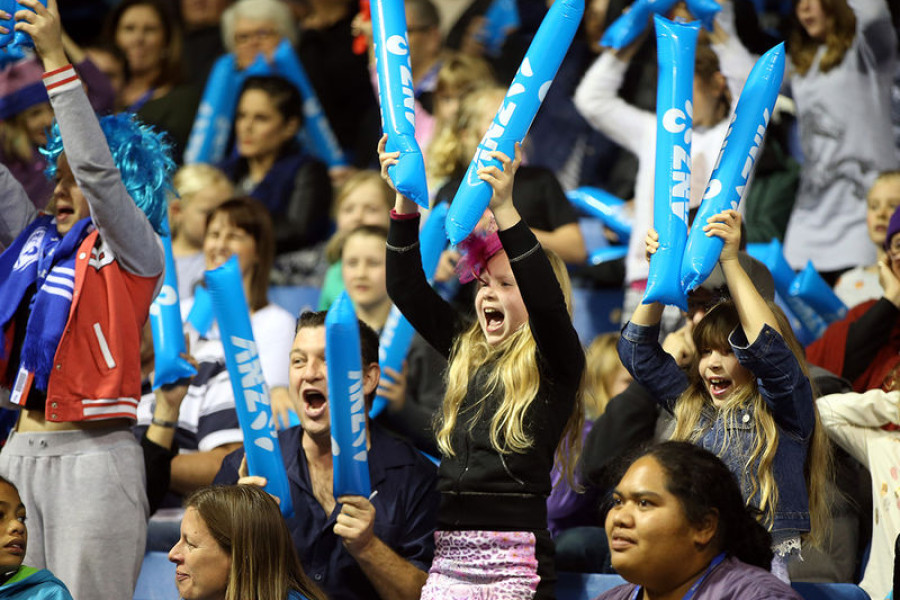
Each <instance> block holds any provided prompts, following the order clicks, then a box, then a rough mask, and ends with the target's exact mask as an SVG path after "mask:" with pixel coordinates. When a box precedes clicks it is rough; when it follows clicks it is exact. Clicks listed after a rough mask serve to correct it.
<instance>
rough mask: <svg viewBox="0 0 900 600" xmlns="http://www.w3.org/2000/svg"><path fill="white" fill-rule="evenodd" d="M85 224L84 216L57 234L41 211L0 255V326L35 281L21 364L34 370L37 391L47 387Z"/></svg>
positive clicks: (6, 351) (87, 226) (0, 327)
mask: <svg viewBox="0 0 900 600" xmlns="http://www.w3.org/2000/svg"><path fill="white" fill-rule="evenodd" d="M90 228H91V219H90V217H87V218H84V219H81V220H80V221H78V222H77V223H75V225H73V226H72V229H71V230H69V232H68V233H67V234H66V235H65V236H64V237H62V238H60V236H59V233H58V232H57V231H56V222H55V221H54V219H53V217H51V216H49V215H41V216H39V217H38V218H37V219H35V220H34V221H33V222H32V223H31V224H30V225H29V226H28V227H27V228H25V230H24V231H23V232H22V233H21V234H19V236H18V237H17V238H16V240H15V241H14V242H13V243H12V245H11V246H10V247H9V248H7V249H6V251H5V252H4V253H3V254H2V255H0V331H6V329H7V327H8V326H9V323H10V322H11V321H12V320H13V319H14V317H15V313H16V310H17V309H18V308H19V305H20V304H21V302H22V300H23V299H24V298H25V295H26V294H27V293H29V289H30V288H31V286H32V284H34V285H35V286H36V291H35V292H34V294H33V296H32V297H31V299H30V300H29V302H30V313H31V314H30V315H29V317H28V324H27V325H26V327H25V339H24V341H23V342H22V350H21V357H22V360H21V364H20V366H21V367H22V368H24V369H26V370H28V371H30V372H31V373H33V374H34V383H35V385H36V386H37V388H38V389H40V390H46V389H47V382H48V380H49V378H50V371H51V369H52V367H53V357H54V356H55V355H56V348H57V346H58V345H59V339H60V338H61V337H62V334H63V330H64V329H65V327H66V322H67V321H68V319H69V309H70V308H71V306H72V293H73V291H74V290H75V257H76V254H77V252H78V247H79V246H80V245H81V242H82V240H84V238H85V236H86V235H87V234H88V233H89V231H90ZM8 346H9V344H7V345H6V347H4V348H3V349H2V351H3V355H4V356H9V352H10V351H11V350H12V348H10V347H8Z"/></svg>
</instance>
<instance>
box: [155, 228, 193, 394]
mask: <svg viewBox="0 0 900 600" xmlns="http://www.w3.org/2000/svg"><path fill="white" fill-rule="evenodd" d="M163 228H164V229H165V231H164V235H163V236H162V242H163V249H164V250H165V254H166V271H165V276H164V278H163V286H162V289H161V290H160V291H159V295H158V296H157V297H156V299H155V300H154V301H153V304H151V305H150V329H151V331H152V332H153V353H154V363H153V389H154V390H155V389H157V388H159V387H160V386H163V385H168V384H170V383H175V382H176V381H180V380H182V379H186V378H188V377H193V376H194V375H196V374H197V369H195V368H194V366H193V365H192V364H191V363H189V362H188V361H186V360H185V359H183V358H182V357H181V355H182V354H185V353H187V349H186V348H185V345H184V324H183V323H182V321H181V303H180V301H179V298H178V277H177V275H176V271H175V255H174V254H173V253H172V238H171V236H170V235H169V224H168V221H163Z"/></svg>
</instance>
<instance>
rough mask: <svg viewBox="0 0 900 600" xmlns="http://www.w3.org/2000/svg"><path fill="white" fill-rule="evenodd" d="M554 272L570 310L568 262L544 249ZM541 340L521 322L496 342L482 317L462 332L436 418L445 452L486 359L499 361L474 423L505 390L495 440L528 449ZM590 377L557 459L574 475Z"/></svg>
mask: <svg viewBox="0 0 900 600" xmlns="http://www.w3.org/2000/svg"><path fill="white" fill-rule="evenodd" d="M544 253H545V254H546V255H547V258H548V259H549V260H550V265H551V266H552V267H553V273H554V275H556V280H557V282H558V283H559V286H560V289H562V292H563V296H564V297H565V300H566V307H567V308H568V311H569V316H571V315H572V286H571V283H570V281H569V275H568V273H567V272H566V266H565V263H563V261H562V259H561V258H559V256H557V255H556V254H555V253H554V252H552V251H550V250H546V249H545V250H544ZM536 358H537V343H536V342H535V340H534V337H533V336H532V334H531V327H529V326H527V325H526V326H523V327H520V328H519V329H518V330H517V331H516V332H514V333H513V334H512V335H510V336H509V337H508V338H506V339H505V340H503V341H502V342H501V343H499V344H497V345H496V346H491V345H490V344H488V342H487V339H486V338H485V336H484V332H482V330H481V326H480V325H479V324H478V322H477V321H475V322H473V323H472V325H471V326H470V327H469V328H468V329H467V330H466V331H465V332H464V333H463V334H462V335H460V336H458V337H457V338H456V341H455V342H454V344H453V349H452V350H451V352H450V362H449V367H448V369H447V388H446V389H447V392H446V394H445V395H444V404H443V409H442V412H441V416H440V417H439V420H438V421H437V423H436V424H435V429H436V437H437V443H438V447H439V448H440V450H441V453H442V454H444V455H445V456H453V455H454V454H455V453H454V451H453V444H452V437H453V430H454V429H455V428H456V427H457V420H458V417H459V407H460V406H461V405H462V403H463V400H464V399H465V397H466V392H467V390H468V388H469V383H470V381H471V380H472V374H473V373H475V372H476V371H477V370H478V369H479V368H481V367H482V366H484V365H486V364H493V365H494V366H493V368H491V369H490V373H488V375H487V385H486V386H485V388H484V389H483V390H481V397H480V398H479V399H478V410H477V411H476V412H475V414H474V415H473V416H472V417H471V419H470V421H469V426H471V425H472V424H473V423H474V422H475V421H477V420H479V419H480V418H481V416H482V415H483V414H484V411H485V404H486V401H487V399H488V398H490V397H491V396H492V395H493V394H494V393H495V392H499V393H501V394H502V397H503V399H502V401H501V402H500V405H499V407H498V408H497V410H496V412H495V413H494V414H493V415H491V416H490V417H491V427H490V432H491V446H492V447H493V448H494V450H496V451H497V452H499V453H501V454H510V453H517V454H521V453H524V452H525V451H527V450H528V449H529V448H530V447H531V445H532V443H533V441H534V440H533V439H532V437H531V435H530V433H529V432H528V431H527V429H526V427H525V415H526V414H527V412H528V409H529V407H530V406H531V404H532V403H533V402H534V400H535V398H536V397H537V394H538V390H539V389H540V385H541V376H540V370H539V367H538V364H537V360H536ZM583 390H584V377H583V376H582V380H581V381H580V382H579V386H578V391H577V393H576V394H575V406H574V408H573V410H572V414H571V415H570V416H569V420H568V421H567V422H566V426H565V429H564V430H563V435H562V437H561V439H560V442H559V445H558V446H557V448H556V457H555V458H556V464H558V465H562V467H563V469H564V472H565V473H566V476H567V478H568V479H569V480H570V481H572V479H573V475H572V474H573V473H574V469H575V463H576V462H577V460H578V456H579V455H580V454H581V441H582V440H581V429H582V427H583V426H584V399H583V395H584V394H583Z"/></svg>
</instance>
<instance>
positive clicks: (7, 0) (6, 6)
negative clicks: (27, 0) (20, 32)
mask: <svg viewBox="0 0 900 600" xmlns="http://www.w3.org/2000/svg"><path fill="white" fill-rule="evenodd" d="M18 6H19V3H18V2H16V0H0V10H3V11H6V12H7V13H9V15H10V17H9V18H8V19H0V25H2V26H3V27H6V28H7V29H9V32H8V33H0V48H6V47H7V46H9V45H10V44H11V43H12V41H13V39H14V38H15V37H16V31H15V26H16V8H18Z"/></svg>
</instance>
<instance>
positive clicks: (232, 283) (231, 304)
mask: <svg viewBox="0 0 900 600" xmlns="http://www.w3.org/2000/svg"><path fill="white" fill-rule="evenodd" d="M206 286H207V288H208V289H209V295H210V298H211V299H212V306H213V312H214V313H215V315H216V321H217V322H218V323H219V332H220V334H221V336H222V346H223V348H224V349H225V366H226V368H227V369H228V378H229V379H230V380H231V389H232V391H233V392H234V406H235V408H236V409H237V415H238V422H239V423H240V424H241V431H242V432H243V434H244V452H245V453H246V455H247V470H248V472H249V473H250V475H260V476H262V477H265V478H266V487H265V490H266V491H267V492H268V493H270V494H272V495H273V496H277V497H278V498H279V500H280V503H279V507H280V508H281V514H283V515H284V516H285V517H290V516H291V515H292V514H293V513H294V507H293V504H292V501H291V492H290V488H289V487H288V479H287V473H286V472H285V470H284V462H283V461H282V459H281V449H280V448H279V446H278V434H277V433H276V432H275V423H274V421H273V419H272V407H271V405H270V399H269V386H268V385H266V380H265V379H264V378H263V371H262V364H261V363H260V361H259V349H258V348H257V346H256V342H255V341H254V339H253V329H252V328H251V325H250V309H249V308H248V307H247V299H246V297H245V296H244V286H243V283H242V282H241V269H240V266H239V265H238V260H237V257H236V256H232V257H231V258H229V259H228V260H227V261H226V262H225V264H224V265H222V266H221V267H219V268H217V269H213V270H211V271H207V272H206Z"/></svg>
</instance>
